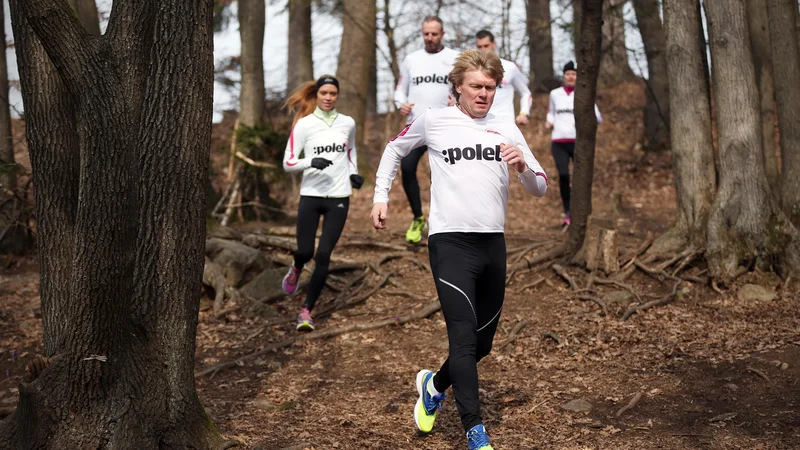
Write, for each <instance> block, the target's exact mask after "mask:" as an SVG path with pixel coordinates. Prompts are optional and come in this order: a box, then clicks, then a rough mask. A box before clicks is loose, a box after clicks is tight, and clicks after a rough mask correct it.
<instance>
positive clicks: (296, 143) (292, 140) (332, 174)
mask: <svg viewBox="0 0 800 450" xmlns="http://www.w3.org/2000/svg"><path fill="white" fill-rule="evenodd" d="M355 142H356V123H355V121H354V120H353V118H352V117H350V116H346V115H344V114H338V115H337V116H336V118H335V119H334V120H333V123H332V124H331V125H328V124H327V123H325V121H324V120H323V119H322V118H320V117H317V115H316V114H309V115H307V116H305V117H303V118H302V119H300V120H298V121H297V123H296V124H295V125H294V127H293V128H292V134H291V135H290V136H289V142H287V143H286V151H285V152H284V155H283V168H284V170H286V171H287V172H297V171H301V170H302V171H303V183H302V185H301V186H300V195H305V196H309V197H349V196H350V195H351V194H352V193H353V189H352V187H351V186H350V175H352V174H357V173H358V158H357V155H356V144H355ZM316 157H320V158H325V159H328V160H330V161H331V162H333V164H331V165H330V166H328V167H326V168H325V169H323V170H318V169H315V168H313V167H311V160H312V159H313V158H316Z"/></svg>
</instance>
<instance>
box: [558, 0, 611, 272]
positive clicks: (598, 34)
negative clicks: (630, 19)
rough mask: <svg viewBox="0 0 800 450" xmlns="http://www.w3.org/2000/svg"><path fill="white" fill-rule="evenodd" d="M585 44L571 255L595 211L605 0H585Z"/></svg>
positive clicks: (578, 87) (569, 241)
mask: <svg viewBox="0 0 800 450" xmlns="http://www.w3.org/2000/svg"><path fill="white" fill-rule="evenodd" d="M581 3H582V5H581V10H582V11H583V15H582V20H581V45H580V49H579V51H578V81H577V85H576V87H575V108H574V110H575V112H574V114H575V130H576V132H577V139H576V142H575V169H574V177H573V180H574V181H573V183H572V207H571V210H570V212H571V214H572V223H571V224H570V227H569V236H568V238H567V249H566V250H567V251H566V254H567V255H568V257H572V256H573V255H574V254H575V253H576V252H577V251H578V250H579V249H580V248H581V245H583V238H584V236H585V234H586V222H587V220H588V219H589V215H591V214H592V181H593V179H594V147H595V138H596V135H597V117H596V116H595V113H594V104H595V98H596V97H597V77H598V74H599V72H600V70H599V66H600V49H601V45H602V40H603V32H602V27H603V0H582V2H581Z"/></svg>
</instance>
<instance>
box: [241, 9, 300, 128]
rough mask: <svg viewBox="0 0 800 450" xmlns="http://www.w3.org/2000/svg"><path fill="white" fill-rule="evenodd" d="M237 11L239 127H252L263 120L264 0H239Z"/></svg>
mask: <svg viewBox="0 0 800 450" xmlns="http://www.w3.org/2000/svg"><path fill="white" fill-rule="evenodd" d="M238 11H239V12H238V13H239V34H240V35H241V40H242V55H241V71H242V89H241V93H240V108H241V112H240V113H239V124H240V125H246V126H249V127H253V126H256V125H259V124H261V122H262V121H263V119H264V97H265V94H264V30H265V28H266V5H265V4H264V0H239V10H238ZM290 57H291V56H290Z"/></svg>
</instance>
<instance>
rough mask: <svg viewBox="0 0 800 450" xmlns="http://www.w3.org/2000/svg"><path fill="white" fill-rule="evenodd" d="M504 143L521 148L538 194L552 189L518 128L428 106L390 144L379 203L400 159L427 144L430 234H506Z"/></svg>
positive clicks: (529, 182) (527, 177)
mask: <svg viewBox="0 0 800 450" xmlns="http://www.w3.org/2000/svg"><path fill="white" fill-rule="evenodd" d="M500 144H510V145H516V146H517V147H519V148H520V150H522V152H523V155H524V158H525V162H526V163H527V164H528V168H529V170H526V171H525V172H523V173H521V174H520V175H519V178H520V180H521V181H522V184H523V185H524V186H525V189H526V190H527V191H528V192H530V193H531V194H533V195H535V196H542V195H544V193H545V192H546V191H547V176H546V175H545V173H544V170H543V169H542V166H541V165H539V162H538V161H537V160H536V158H535V157H534V156H533V153H531V150H530V148H528V144H527V143H526V142H525V138H524V137H523V136H522V133H521V132H520V131H519V128H517V126H516V125H515V124H514V123H513V122H510V121H508V120H506V119H500V118H498V117H496V116H494V115H493V114H491V113H490V114H488V115H487V116H486V117H485V118H482V119H473V118H470V117H469V116H467V115H466V114H465V113H463V112H462V111H461V110H460V109H458V107H456V106H451V107H448V108H441V109H429V110H428V111H427V112H425V114H423V115H421V116H419V117H418V118H417V119H416V120H414V122H412V123H411V125H409V126H407V127H406V128H405V129H404V130H403V131H402V132H401V133H400V134H399V135H397V136H396V137H395V138H394V139H392V141H391V142H389V144H388V145H387V146H386V149H385V150H384V152H383V156H382V157H381V162H380V165H379V167H378V173H377V176H376V181H375V196H374V202H375V203H388V201H389V190H390V189H391V186H392V180H394V177H395V176H396V175H397V168H398V166H399V165H400V160H401V159H402V158H403V157H405V156H406V155H407V154H408V153H409V152H410V151H411V150H413V149H415V148H417V147H421V146H423V145H427V146H428V160H429V161H430V165H431V210H430V217H429V234H431V235H433V234H437V233H447V232H478V233H502V232H503V231H504V228H505V218H506V203H507V200H508V184H509V167H508V164H507V163H506V162H505V161H503V160H502V157H501V156H500Z"/></svg>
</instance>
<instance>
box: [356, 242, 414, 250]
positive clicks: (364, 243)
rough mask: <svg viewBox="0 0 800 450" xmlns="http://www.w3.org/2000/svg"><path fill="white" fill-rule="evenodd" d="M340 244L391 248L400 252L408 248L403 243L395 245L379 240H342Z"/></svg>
mask: <svg viewBox="0 0 800 450" xmlns="http://www.w3.org/2000/svg"><path fill="white" fill-rule="evenodd" d="M342 245H345V246H348V247H375V248H379V249H383V250H393V251H400V252H407V251H408V248H407V247H405V246H403V245H396V244H389V243H386V242H380V241H346V242H342Z"/></svg>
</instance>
